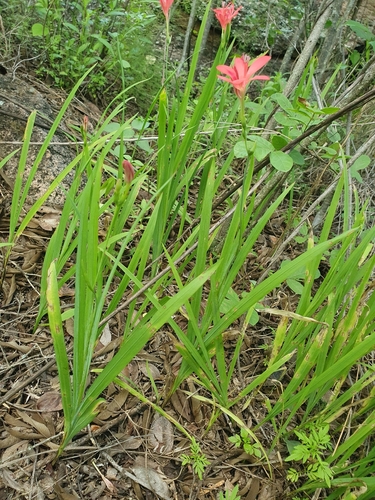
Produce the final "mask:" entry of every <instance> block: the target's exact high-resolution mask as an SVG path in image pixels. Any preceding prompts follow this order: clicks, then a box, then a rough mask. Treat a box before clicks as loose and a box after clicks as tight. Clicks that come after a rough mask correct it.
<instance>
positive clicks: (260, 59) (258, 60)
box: [248, 56, 271, 75]
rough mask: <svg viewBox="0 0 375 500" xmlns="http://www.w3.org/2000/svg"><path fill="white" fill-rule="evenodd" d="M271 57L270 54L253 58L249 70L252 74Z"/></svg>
mask: <svg viewBox="0 0 375 500" xmlns="http://www.w3.org/2000/svg"><path fill="white" fill-rule="evenodd" d="M270 59H271V56H260V57H257V58H256V59H255V61H254V62H253V63H252V64H250V66H249V70H248V71H249V72H250V73H251V74H252V75H254V73H256V72H257V71H259V70H260V69H261V68H263V66H265V65H266V64H267V63H268V61H269V60H270Z"/></svg>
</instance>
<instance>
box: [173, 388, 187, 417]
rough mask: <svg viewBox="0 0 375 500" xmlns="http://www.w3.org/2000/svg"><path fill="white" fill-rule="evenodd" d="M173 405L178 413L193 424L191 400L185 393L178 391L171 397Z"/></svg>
mask: <svg viewBox="0 0 375 500" xmlns="http://www.w3.org/2000/svg"><path fill="white" fill-rule="evenodd" d="M171 403H172V406H173V408H174V409H175V410H176V411H177V413H179V414H180V415H181V416H182V417H183V418H184V419H185V420H187V421H188V422H192V415H191V411H190V404H189V400H188V398H187V395H186V394H185V393H184V392H182V391H180V390H179V389H177V391H176V392H174V393H173V394H172V396H171Z"/></svg>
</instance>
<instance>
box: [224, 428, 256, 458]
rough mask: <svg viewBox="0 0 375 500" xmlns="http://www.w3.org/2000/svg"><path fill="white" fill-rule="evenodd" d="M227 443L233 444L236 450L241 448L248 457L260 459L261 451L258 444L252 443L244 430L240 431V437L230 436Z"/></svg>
mask: <svg viewBox="0 0 375 500" xmlns="http://www.w3.org/2000/svg"><path fill="white" fill-rule="evenodd" d="M229 441H230V442H231V443H233V444H234V446H235V447H236V448H240V447H241V446H242V448H243V449H244V451H245V452H246V453H247V454H249V455H254V456H255V457H257V458H261V456H262V451H261V449H260V445H259V443H252V442H251V437H250V436H249V434H248V432H247V431H246V429H241V432H240V435H238V434H236V435H235V436H231V437H230V438H229Z"/></svg>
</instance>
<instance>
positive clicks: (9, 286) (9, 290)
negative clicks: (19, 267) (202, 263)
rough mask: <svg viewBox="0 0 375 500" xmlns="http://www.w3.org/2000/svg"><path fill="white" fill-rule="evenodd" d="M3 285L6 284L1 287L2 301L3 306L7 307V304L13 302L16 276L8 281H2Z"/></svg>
mask: <svg viewBox="0 0 375 500" xmlns="http://www.w3.org/2000/svg"><path fill="white" fill-rule="evenodd" d="M3 284H6V286H3V291H4V299H5V300H4V306H9V304H10V303H11V302H12V300H13V295H14V292H15V291H16V289H17V286H16V275H15V274H13V275H12V277H11V278H10V280H8V279H6V280H4V283H3ZM5 292H6V293H5Z"/></svg>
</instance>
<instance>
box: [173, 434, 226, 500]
mask: <svg viewBox="0 0 375 500" xmlns="http://www.w3.org/2000/svg"><path fill="white" fill-rule="evenodd" d="M181 459H182V465H188V464H190V465H192V466H193V470H194V472H195V473H196V475H197V476H198V478H199V479H203V473H204V471H205V469H206V467H207V465H209V464H210V462H209V460H208V459H207V457H206V455H205V454H204V453H203V452H202V450H201V447H200V446H199V444H198V443H197V442H196V441H195V439H194V438H193V439H192V442H191V445H190V455H185V454H184V455H181ZM231 498H232V497H231Z"/></svg>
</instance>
